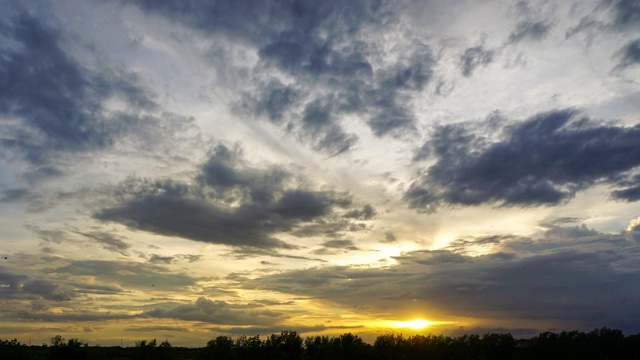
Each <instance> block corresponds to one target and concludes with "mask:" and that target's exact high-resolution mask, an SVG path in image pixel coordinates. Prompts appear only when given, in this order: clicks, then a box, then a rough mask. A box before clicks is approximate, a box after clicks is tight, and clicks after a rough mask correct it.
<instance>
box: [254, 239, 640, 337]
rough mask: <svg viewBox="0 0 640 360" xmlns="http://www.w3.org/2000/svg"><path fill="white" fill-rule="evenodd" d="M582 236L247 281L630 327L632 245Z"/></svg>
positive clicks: (634, 272) (322, 296) (376, 305)
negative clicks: (483, 251) (483, 252)
mask: <svg viewBox="0 0 640 360" xmlns="http://www.w3.org/2000/svg"><path fill="white" fill-rule="evenodd" d="M578 229H580V228H578ZM580 232H581V233H575V232H571V231H568V232H566V233H565V234H564V236H566V237H565V238H562V237H558V236H557V235H556V234H557V233H554V232H549V233H548V234H547V237H546V238H545V239H544V240H533V239H526V238H518V237H512V236H510V235H504V236H498V237H497V238H485V239H484V240H486V241H490V242H496V241H497V240H499V242H500V244H501V245H500V246H501V249H500V251H498V252H494V253H491V254H488V255H483V256H467V255H462V254H458V253H454V252H451V251H447V250H435V251H434V250H421V251H413V252H406V253H404V254H402V255H400V256H397V257H395V260H396V261H397V262H398V263H397V264H396V265H394V266H391V267H387V268H354V267H349V266H327V267H318V268H311V269H304V270H294V271H289V272H284V273H279V274H272V275H267V276H263V277H261V278H258V279H255V280H253V281H250V285H251V286H254V287H257V288H261V289H268V290H273V291H278V292H283V293H287V294H291V295H296V296H311V297H312V298H315V299H318V300H326V301H329V302H332V303H338V304H341V305H342V306H345V307H353V306H358V305H361V304H367V305H368V306H371V308H372V309H371V310H372V311H377V312H382V313H384V312H388V313H392V312H393V313H394V314H395V316H398V313H397V311H396V310H397V309H404V310H405V311H406V312H407V313H411V312H412V311H417V310H418V309H429V310H430V311H431V312H432V313H434V314H435V313H439V314H444V315H450V316H469V317H473V318H485V319H510V320H518V321H528V320H540V321H546V323H547V324H550V325H549V326H560V327H566V326H571V327H573V326H576V325H575V324H581V325H580V326H583V327H584V328H593V327H594V326H603V324H605V325H606V326H611V327H616V328H625V329H626V330H625V331H638V330H639V328H638V327H637V324H634V323H633V320H630V319H634V318H636V317H637V316H640V313H639V312H638V309H637V308H636V306H635V301H636V300H637V299H638V298H639V297H640V290H638V288H637V286H636V285H635V284H636V283H637V281H638V280H640V269H639V268H638V267H637V266H635V267H633V268H629V267H628V266H627V265H628V264H629V263H633V262H635V261H637V260H638V256H640V249H639V248H638V246H637V244H630V243H629V242H627V241H626V240H625V239H624V236H625V235H624V234H618V235H610V234H601V233H589V234H587V233H585V231H583V230H580ZM496 239H497V240H496ZM479 241H483V239H479ZM550 245H554V246H555V249H554V248H553V247H550ZM469 246H471V244H469ZM496 321H497V320H496ZM570 323H571V324H573V325H566V324H570ZM493 324H496V323H495V321H494V322H493ZM563 324H564V325H563Z"/></svg>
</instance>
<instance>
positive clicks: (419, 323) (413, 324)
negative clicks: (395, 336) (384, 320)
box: [393, 319, 434, 330]
mask: <svg viewBox="0 0 640 360" xmlns="http://www.w3.org/2000/svg"><path fill="white" fill-rule="evenodd" d="M433 324H434V323H433V322H432V321H427V320H423V319H413V320H409V321H394V322H393V326H394V327H397V328H411V329H416V330H419V329H424V328H426V327H427V326H430V325H433Z"/></svg>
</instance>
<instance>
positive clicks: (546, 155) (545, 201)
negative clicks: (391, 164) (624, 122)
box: [404, 110, 640, 211]
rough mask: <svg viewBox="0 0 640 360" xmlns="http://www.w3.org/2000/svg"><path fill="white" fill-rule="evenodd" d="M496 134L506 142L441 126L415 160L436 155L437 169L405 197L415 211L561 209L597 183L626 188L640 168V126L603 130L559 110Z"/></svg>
mask: <svg viewBox="0 0 640 360" xmlns="http://www.w3.org/2000/svg"><path fill="white" fill-rule="evenodd" d="M476 130H477V129H476ZM494 130H495V131H497V132H498V134H501V137H500V139H497V140H491V139H489V138H488V137H484V136H482V135H481V133H479V132H478V131H476V132H475V133H474V132H473V127H472V126H471V125H468V124H451V125H445V126H441V127H439V128H438V129H437V130H436V134H435V136H434V137H433V138H432V139H431V140H429V141H428V142H427V143H425V145H424V146H423V147H422V148H421V149H420V150H419V152H418V154H419V155H416V157H415V159H416V161H419V160H420V159H423V158H425V157H426V156H427V155H426V154H430V155H431V156H433V157H434V158H435V160H436V162H435V164H434V165H432V166H430V167H429V168H428V169H426V171H424V172H423V173H422V175H421V176H420V177H419V178H418V179H417V180H415V181H414V182H413V183H412V184H411V186H410V187H409V189H408V190H407V191H406V193H405V195H404V199H405V200H406V201H407V203H408V204H409V206H410V207H412V208H416V209H420V210H425V211H435V210H437V208H438V207H439V206H441V205H479V204H483V203H490V204H498V205H501V206H539V205H554V204H558V203H561V202H563V201H566V200H568V199H570V198H572V197H573V196H574V195H575V194H576V193H577V192H578V191H580V190H582V189H585V188H588V187H590V186H592V185H594V184H598V183H602V182H608V183H618V182H622V181H623V179H624V178H625V176H626V175H625V174H626V173H627V172H628V171H630V170H632V169H635V168H637V167H638V166H639V165H640V146H638V145H637V142H636V141H635V138H636V137H637V136H639V135H640V125H636V126H632V127H623V126H615V125H609V124H602V123H599V122H596V121H593V120H590V119H588V118H585V117H581V116H580V115H579V114H578V113H577V112H576V111H574V110H556V111H551V112H545V113H540V114H537V115H535V116H532V117H531V118H529V119H527V120H526V121H523V122H521V123H516V124H514V125H510V126H504V127H502V129H494ZM617 194H618V195H617V196H619V197H624V193H617Z"/></svg>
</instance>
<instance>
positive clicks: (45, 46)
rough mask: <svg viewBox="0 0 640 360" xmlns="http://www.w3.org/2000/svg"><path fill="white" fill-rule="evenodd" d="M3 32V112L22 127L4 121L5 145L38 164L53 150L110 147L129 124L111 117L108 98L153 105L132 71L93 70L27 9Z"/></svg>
mask: <svg viewBox="0 0 640 360" xmlns="http://www.w3.org/2000/svg"><path fill="white" fill-rule="evenodd" d="M4 29H5V31H4V35H5V36H7V37H8V38H9V39H10V40H12V42H14V43H15V44H18V45H19V46H10V45H9V44H11V42H4V43H3V44H4V45H5V46H4V47H3V48H2V49H1V50H0V55H1V56H0V69H2V70H0V83H2V84H4V86H3V87H2V90H0V115H2V116H5V117H13V118H18V119H20V120H21V121H22V126H21V127H16V126H14V125H12V124H11V123H10V122H7V123H2V124H0V125H1V127H2V130H3V136H2V138H1V141H0V144H1V145H2V146H3V147H4V148H6V149H16V150H19V151H21V152H22V153H23V154H24V155H25V156H26V158H27V159H28V160H29V161H30V162H32V163H34V164H40V163H45V162H46V161H47V158H48V157H49V156H50V155H51V151H72V152H74V151H86V150H94V149H100V148H105V147H107V146H110V145H111V144H113V142H114V138H115V136H116V135H117V134H119V133H121V132H122V131H123V128H124V127H126V125H127V124H126V122H123V121H122V119H121V118H118V117H111V116H110V115H108V114H107V112H106V111H105V108H104V105H103V102H104V101H106V100H107V99H109V98H112V97H118V98H120V99H122V100H124V101H126V102H127V103H128V104H129V105H130V106H132V107H134V108H150V107H153V106H154V103H153V101H151V100H150V99H149V98H148V97H147V95H146V94H145V93H144V91H142V90H141V89H140V88H139V87H138V86H137V85H136V84H135V83H134V82H132V80H133V79H135V76H133V75H132V74H125V73H118V72H115V71H111V72H109V71H105V72H102V73H96V74H94V73H91V72H90V71H89V70H87V69H85V68H84V67H83V66H82V65H81V64H79V63H78V62H77V61H76V60H75V59H74V58H73V57H71V56H70V55H69V54H68V53H67V52H66V51H65V49H64V48H63V45H62V43H63V36H62V34H61V33H60V32H59V31H57V30H55V29H51V28H49V27H47V26H46V25H44V24H43V23H41V22H40V21H39V20H38V19H36V18H34V17H31V16H30V15H27V14H25V13H23V14H21V15H20V16H19V17H18V18H17V19H15V21H14V22H13V23H12V24H11V25H4Z"/></svg>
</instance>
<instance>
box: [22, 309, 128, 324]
mask: <svg viewBox="0 0 640 360" xmlns="http://www.w3.org/2000/svg"><path fill="white" fill-rule="evenodd" d="M134 317H135V315H128V314H117V313H112V312H110V311H109V312H93V311H78V310H74V311H72V312H71V311H70V312H65V313H50V312H29V311H18V312H17V313H16V318H18V319H24V320H37V321H45V322H55V323H60V322H67V321H107V320H124V319H132V318H134Z"/></svg>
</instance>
